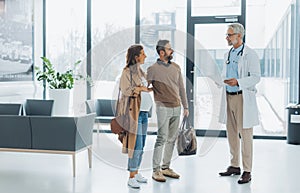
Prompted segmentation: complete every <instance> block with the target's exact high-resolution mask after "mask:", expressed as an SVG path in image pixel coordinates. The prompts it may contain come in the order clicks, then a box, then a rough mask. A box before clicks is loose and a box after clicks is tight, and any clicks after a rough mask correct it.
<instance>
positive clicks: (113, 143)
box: [0, 134, 300, 193]
mask: <svg viewBox="0 0 300 193" xmlns="http://www.w3.org/2000/svg"><path fill="white" fill-rule="evenodd" d="M94 137H95V138H94V147H93V148H94V150H93V167H92V169H89V168H88V159H87V152H86V151H83V152H80V153H79V154H78V156H77V159H76V161H77V167H76V172H77V176H76V178H73V177H72V165H71V164H72V162H71V156H67V155H53V154H52V155H50V154H38V153H36V154H34V153H10V152H1V153H0V163H1V164H0V192H3V193H70V192H72V193H75V192H76V193H100V192H105V193H110V192H112V193H114V192H116V193H120V192H128V193H131V192H141V193H183V192H188V193H198V192H199V193H239V192H241V193H268V192H272V193H295V192H298V191H299V189H300V183H299V175H298V174H299V172H300V166H299V165H300V146H296V145H289V144H287V143H286V141H282V140H254V165H253V174H252V177H253V180H252V182H251V183H249V184H244V185H239V184H237V180H238V178H239V177H238V176H235V177H219V176H218V172H219V171H222V170H224V169H225V168H226V167H227V166H228V163H229V155H228V145H227V141H226V138H216V139H213V138H198V145H199V148H198V154H197V155H196V156H191V157H178V156H177V155H176V153H175V154H174V155H175V156H174V157H173V162H172V167H173V169H174V170H176V171H177V172H179V173H180V174H181V178H180V179H179V180H175V179H169V178H168V179H167V182H166V183H158V182H155V181H153V180H152V179H151V174H152V171H151V156H152V149H153V144H154V141H155V137H156V136H153V135H152V136H148V138H147V145H146V147H145V154H144V159H143V164H142V168H141V173H142V174H143V175H144V176H146V177H148V178H149V182H148V183H147V184H142V186H141V189H140V190H134V189H131V188H128V187H127V179H128V172H127V171H126V165H127V157H126V155H124V154H121V153H120V147H121V146H120V144H119V142H118V141H117V139H116V136H115V135H113V134H99V136H97V134H94Z"/></svg>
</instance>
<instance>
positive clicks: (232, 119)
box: [226, 94, 253, 172]
mask: <svg viewBox="0 0 300 193" xmlns="http://www.w3.org/2000/svg"><path fill="white" fill-rule="evenodd" d="M226 95H227V97H226V98H227V124H226V128H227V138H228V142H229V148H230V154H231V166H233V167H240V142H241V145H242V161H243V170H244V171H246V172H251V170H252V155H253V128H243V95H242V94H239V95H229V94H226ZM240 137H241V139H240Z"/></svg>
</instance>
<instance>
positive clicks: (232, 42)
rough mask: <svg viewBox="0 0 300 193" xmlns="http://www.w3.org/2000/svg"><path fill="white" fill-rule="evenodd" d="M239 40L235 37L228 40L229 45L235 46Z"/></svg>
mask: <svg viewBox="0 0 300 193" xmlns="http://www.w3.org/2000/svg"><path fill="white" fill-rule="evenodd" d="M237 43H238V41H237V40H236V39H235V40H232V41H228V46H233V45H234V44H237Z"/></svg>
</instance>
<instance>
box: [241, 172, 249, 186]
mask: <svg viewBox="0 0 300 193" xmlns="http://www.w3.org/2000/svg"><path fill="white" fill-rule="evenodd" d="M250 181H251V173H250V172H243V175H242V176H241V178H240V179H239V181H238V183H239V184H245V183H248V182H250Z"/></svg>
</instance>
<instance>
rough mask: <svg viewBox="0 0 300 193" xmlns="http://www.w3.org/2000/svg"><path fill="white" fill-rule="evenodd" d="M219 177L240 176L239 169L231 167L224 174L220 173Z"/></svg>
mask: <svg viewBox="0 0 300 193" xmlns="http://www.w3.org/2000/svg"><path fill="white" fill-rule="evenodd" d="M219 174H220V176H231V175H240V174H241V168H240V167H233V166H229V167H228V168H227V171H226V172H220V173H219Z"/></svg>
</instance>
